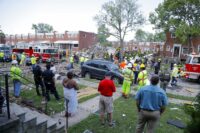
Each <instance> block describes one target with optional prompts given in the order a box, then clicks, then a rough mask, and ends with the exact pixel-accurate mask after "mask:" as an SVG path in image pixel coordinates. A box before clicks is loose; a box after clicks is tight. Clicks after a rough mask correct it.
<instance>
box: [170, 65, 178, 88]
mask: <svg viewBox="0 0 200 133" xmlns="http://www.w3.org/2000/svg"><path fill="white" fill-rule="evenodd" d="M177 77H178V67H177V64H174V67H173V70H172V81H171V86H177Z"/></svg>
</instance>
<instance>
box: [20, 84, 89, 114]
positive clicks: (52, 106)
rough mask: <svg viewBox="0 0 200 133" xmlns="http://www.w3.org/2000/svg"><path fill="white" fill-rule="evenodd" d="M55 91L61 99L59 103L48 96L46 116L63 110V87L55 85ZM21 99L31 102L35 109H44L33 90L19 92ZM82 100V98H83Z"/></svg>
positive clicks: (82, 86) (81, 86)
mask: <svg viewBox="0 0 200 133" xmlns="http://www.w3.org/2000/svg"><path fill="white" fill-rule="evenodd" d="M79 87H80V89H83V88H86V86H84V85H79ZM56 89H57V91H58V94H59V96H60V97H61V99H60V101H57V100H56V99H55V97H54V95H50V98H51V100H50V102H48V104H47V114H48V115H52V114H54V113H58V112H61V111H63V110H64V98H63V87H62V85H61V84H57V85H56ZM20 95H21V97H22V99H26V100H33V101H34V106H35V108H38V107H39V108H44V106H45V105H42V104H41V101H42V97H39V96H37V94H36V90H35V88H33V89H31V90H22V92H21V94H20ZM83 98H84V97H83ZM89 98H91V97H88V98H84V99H82V100H81V102H84V101H85V100H88V99H89Z"/></svg>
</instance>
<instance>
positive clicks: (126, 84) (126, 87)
mask: <svg viewBox="0 0 200 133" xmlns="http://www.w3.org/2000/svg"><path fill="white" fill-rule="evenodd" d="M122 72H123V74H124V81H123V85H122V96H123V97H124V98H128V96H129V93H130V89H131V83H132V81H133V71H132V64H131V63H129V64H128V65H127V68H125V69H124V70H123V71H122Z"/></svg>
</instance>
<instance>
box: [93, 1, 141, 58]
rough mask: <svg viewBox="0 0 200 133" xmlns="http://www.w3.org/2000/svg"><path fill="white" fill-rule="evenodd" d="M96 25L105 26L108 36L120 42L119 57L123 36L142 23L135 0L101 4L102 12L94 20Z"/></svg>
mask: <svg viewBox="0 0 200 133" xmlns="http://www.w3.org/2000/svg"><path fill="white" fill-rule="evenodd" d="M94 19H95V20H96V21H97V24H98V25H103V24H104V25H105V26H106V28H108V34H109V35H111V36H114V37H116V38H117V39H119V41H120V53H121V54H120V57H121V58H122V53H123V42H124V38H125V36H126V35H127V34H128V33H129V32H130V31H133V30H135V29H136V28H137V27H138V26H140V25H141V24H143V23H144V18H143V16H142V14H141V13H140V12H139V10H138V5H137V4H136V0H115V1H109V2H106V3H105V4H103V6H102V10H101V11H100V12H99V14H98V15H96V16H95V18H94Z"/></svg>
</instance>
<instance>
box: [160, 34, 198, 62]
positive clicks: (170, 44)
mask: <svg viewBox="0 0 200 133" xmlns="http://www.w3.org/2000/svg"><path fill="white" fill-rule="evenodd" d="M188 46H189V45H188V43H184V44H182V43H180V41H179V40H178V38H176V36H175V35H174V34H173V33H170V32H168V33H167V34H166V42H165V45H164V47H163V49H161V53H162V55H164V56H168V57H172V58H180V59H181V60H185V59H186V55H187V54H188V52H189V53H196V54H200V36H196V37H191V47H190V49H189V47H188Z"/></svg>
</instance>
